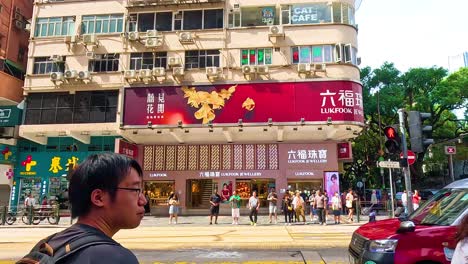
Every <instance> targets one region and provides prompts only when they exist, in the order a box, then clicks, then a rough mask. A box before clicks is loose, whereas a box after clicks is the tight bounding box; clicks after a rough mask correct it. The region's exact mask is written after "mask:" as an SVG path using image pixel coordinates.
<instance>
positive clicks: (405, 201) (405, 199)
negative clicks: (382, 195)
mask: <svg viewBox="0 0 468 264" xmlns="http://www.w3.org/2000/svg"><path fill="white" fill-rule="evenodd" d="M401 204H402V205H403V208H404V209H405V214H408V194H407V193H406V190H404V191H403V193H402V194H401Z"/></svg>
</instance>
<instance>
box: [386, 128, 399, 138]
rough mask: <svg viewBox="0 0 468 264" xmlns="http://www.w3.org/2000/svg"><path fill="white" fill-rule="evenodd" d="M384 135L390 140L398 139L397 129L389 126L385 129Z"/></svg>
mask: <svg viewBox="0 0 468 264" xmlns="http://www.w3.org/2000/svg"><path fill="white" fill-rule="evenodd" d="M384 133H385V136H386V137H387V138H388V139H393V140H395V139H397V138H398V132H397V131H396V129H395V128H394V127H391V126H388V127H386V128H385V129H384Z"/></svg>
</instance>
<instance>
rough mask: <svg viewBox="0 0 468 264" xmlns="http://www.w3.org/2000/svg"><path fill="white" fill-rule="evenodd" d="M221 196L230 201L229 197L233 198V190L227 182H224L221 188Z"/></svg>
mask: <svg viewBox="0 0 468 264" xmlns="http://www.w3.org/2000/svg"><path fill="white" fill-rule="evenodd" d="M221 198H222V199H223V202H227V201H229V198H231V190H229V187H228V185H227V184H226V183H224V184H223V189H222V190H221Z"/></svg>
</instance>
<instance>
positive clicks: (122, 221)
mask: <svg viewBox="0 0 468 264" xmlns="http://www.w3.org/2000/svg"><path fill="white" fill-rule="evenodd" d="M142 180H143V171H142V169H141V167H140V165H139V164H138V162H137V161H135V160H133V159H130V158H129V157H127V156H124V155H120V154H116V153H109V152H106V153H100V154H92V155H90V156H89V157H88V158H87V159H86V160H85V161H84V162H82V163H81V164H80V165H79V166H78V168H77V169H76V170H75V171H74V173H73V175H72V177H71V179H70V185H69V198H70V204H71V216H72V218H78V221H77V222H76V223H75V224H74V225H72V226H71V227H69V228H67V229H65V230H63V231H61V232H58V233H55V234H54V235H52V236H49V237H48V238H47V239H43V240H41V241H40V242H39V243H38V244H37V245H36V246H35V247H34V248H33V250H32V251H31V252H34V253H31V254H29V255H28V256H27V257H25V258H24V259H23V260H20V261H19V262H17V263H33V262H34V261H37V263H39V261H38V260H37V258H34V257H33V254H34V255H35V256H38V254H40V252H39V250H42V251H41V252H43V253H42V256H41V257H45V256H46V255H47V256H53V255H54V254H55V256H54V260H57V261H58V259H57V257H59V256H57V253H59V252H64V255H65V256H66V257H64V258H63V259H62V260H61V261H58V262H60V263H83V264H98V263H99V264H114V263H126V264H137V263H138V260H137V258H136V257H135V255H134V254H133V253H132V252H131V251H130V250H128V249H127V248H124V247H123V246H122V245H120V244H119V243H117V242H116V241H115V240H113V239H112V237H113V236H114V235H115V234H116V233H117V232H118V231H119V230H121V229H133V228H136V227H138V226H139V225H140V222H141V220H142V219H143V216H144V214H145V208H144V205H145V204H146V199H145V196H144V194H143V192H142V182H143V181H142ZM90 242H94V243H90ZM80 243H81V244H80ZM74 247H76V248H77V249H78V250H73V248H74ZM70 248H71V249H72V250H71V251H69V250H70ZM65 252H66V253H65ZM31 260H33V261H31ZM63 260H65V261H66V262H64V261H63ZM41 261H46V262H47V261H48V260H46V259H41ZM50 261H52V262H53V260H52V259H50ZM52 262H47V263H52ZM34 263H36V262H34Z"/></svg>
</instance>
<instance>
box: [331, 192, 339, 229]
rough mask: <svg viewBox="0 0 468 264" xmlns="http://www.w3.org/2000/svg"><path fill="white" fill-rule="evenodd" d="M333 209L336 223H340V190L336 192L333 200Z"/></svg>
mask: <svg viewBox="0 0 468 264" xmlns="http://www.w3.org/2000/svg"><path fill="white" fill-rule="evenodd" d="M331 203H332V211H333V219H334V220H335V224H340V222H341V198H340V194H339V193H338V192H335V195H334V196H333V198H332V200H331Z"/></svg>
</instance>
